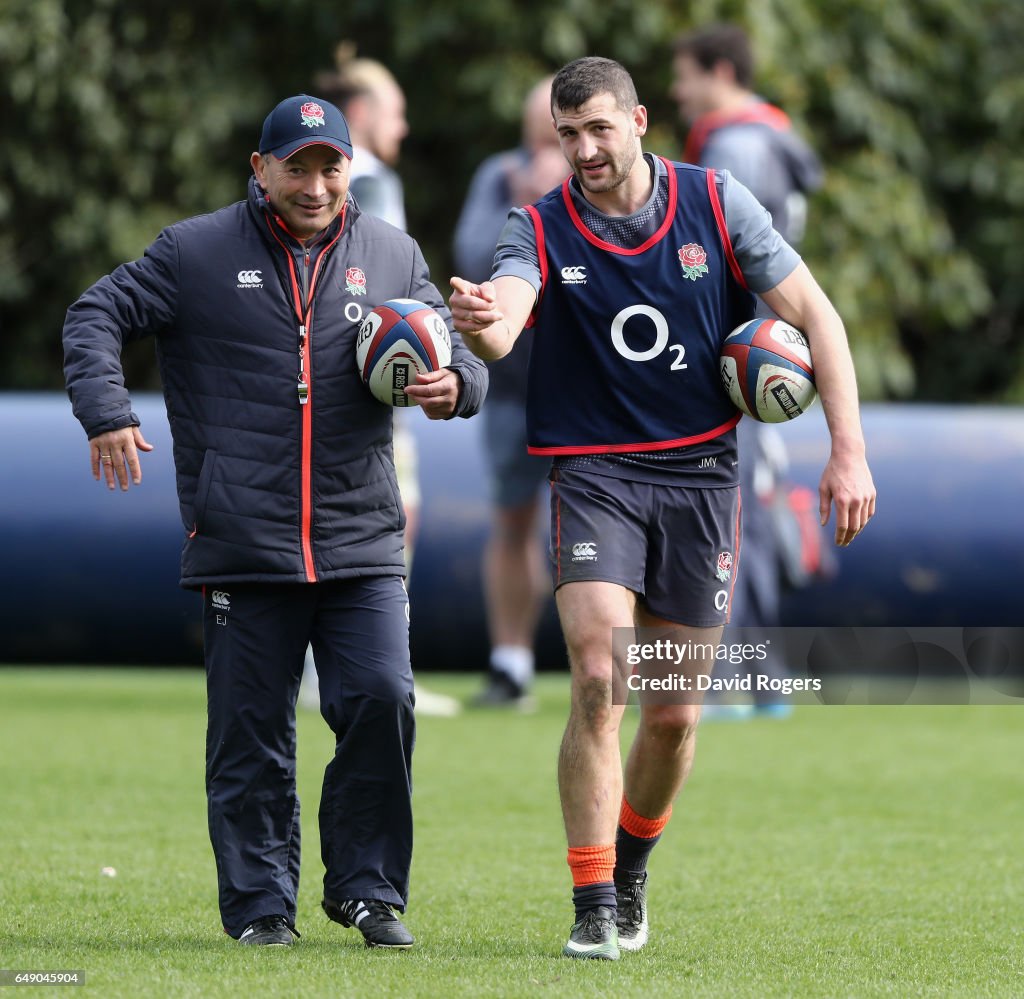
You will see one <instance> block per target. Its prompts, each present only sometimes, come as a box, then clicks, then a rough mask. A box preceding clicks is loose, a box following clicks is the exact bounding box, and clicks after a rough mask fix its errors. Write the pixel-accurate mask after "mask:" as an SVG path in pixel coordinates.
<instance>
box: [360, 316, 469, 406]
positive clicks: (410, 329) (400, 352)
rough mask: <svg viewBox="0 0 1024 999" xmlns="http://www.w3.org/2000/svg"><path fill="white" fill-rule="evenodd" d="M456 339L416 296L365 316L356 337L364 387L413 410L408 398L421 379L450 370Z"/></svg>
mask: <svg viewBox="0 0 1024 999" xmlns="http://www.w3.org/2000/svg"><path fill="white" fill-rule="evenodd" d="M451 360H452V338H451V334H449V332H448V327H447V325H446V324H445V321H444V320H443V319H442V318H441V317H440V316H439V315H438V314H437V313H436V312H435V311H434V310H433V309H432V308H431V307H430V306H429V305H424V303H423V302H417V301H416V300H415V299H413V298H393V299H391V300H390V301H388V302H384V303H383V305H378V306H377V307H376V308H375V309H373V310H371V311H370V312H368V313H367V314H366V318H365V319H363V321H362V324H361V325H360V327H359V334H358V336H357V337H356V365H357V367H358V368H359V374H360V376H361V377H362V379H363V384H365V385H366V387H367V388H368V389H369V390H370V391H371V392H372V393H373V396H374V398H375V399H377V400H379V401H380V402H383V403H384V404H385V405H388V406H413V405H415V403H414V402H413V401H412V399H410V398H409V397H408V396H407V395H406V394H405V387H406V385H414V384H415V383H416V380H417V378H418V376H419V375H421V374H426V373H427V372H428V371H437V370H438V369H439V368H446V367H447V366H448V365H449V364H451Z"/></svg>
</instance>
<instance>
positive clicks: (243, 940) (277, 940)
mask: <svg viewBox="0 0 1024 999" xmlns="http://www.w3.org/2000/svg"><path fill="white" fill-rule="evenodd" d="M293 933H295V931H294V930H293V929H292V928H291V927H290V926H289V925H288V920H287V919H285V918H284V916H262V917H260V918H259V919H254V920H253V921H252V922H251V923H250V924H249V925H248V926H247V927H246V928H245V929H244V930H242V935H241V936H240V937H239V938H238V942H239V943H240V944H247V945H249V946H253V947H290V946H291V942H292V934H293ZM295 936H298V933H295Z"/></svg>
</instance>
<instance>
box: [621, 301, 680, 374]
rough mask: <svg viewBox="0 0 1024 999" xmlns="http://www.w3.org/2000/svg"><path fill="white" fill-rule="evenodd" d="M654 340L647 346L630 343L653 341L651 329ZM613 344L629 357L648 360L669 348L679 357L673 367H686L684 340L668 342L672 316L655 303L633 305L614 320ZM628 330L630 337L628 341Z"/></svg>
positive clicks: (671, 369)
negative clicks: (668, 316)
mask: <svg viewBox="0 0 1024 999" xmlns="http://www.w3.org/2000/svg"><path fill="white" fill-rule="evenodd" d="M652 331H653V333H654V342H653V343H651V345H650V346H649V347H648V348H647V349H646V350H636V349H634V347H633V346H631V345H630V343H632V344H634V345H639V344H641V343H644V342H647V343H650V337H651V332H652ZM611 332H612V346H613V347H614V348H615V349H616V351H618V353H619V354H620V355H621V356H622V357H624V358H625V359H626V360H627V361H636V362H638V363H640V364H644V363H646V362H647V361H653V360H654V359H655V358H658V357H661V355H662V354H663V353H665V350H666V349H667V350H668V352H669V353H670V354H674V355H675V357H674V359H673V361H672V363H671V364H670V365H669V370H670V371H685V370H686V362H685V361H684V360H683V358H684V357H685V356H686V348H685V347H684V346H683V345H682V344H681V343H672V344H670V343H669V342H668V339H669V331H668V320H667V319H666V318H665V316H664V314H663V313H662V312H659V311H658V310H657V309H656V308H654V306H652V305H630V306H629V307H627V308H625V309H623V310H622V311H621V312H620V313H619V314H618V315H617V316H616V317H615V318H614V319H613V320H612V331H611ZM627 333H628V335H629V341H630V342H627Z"/></svg>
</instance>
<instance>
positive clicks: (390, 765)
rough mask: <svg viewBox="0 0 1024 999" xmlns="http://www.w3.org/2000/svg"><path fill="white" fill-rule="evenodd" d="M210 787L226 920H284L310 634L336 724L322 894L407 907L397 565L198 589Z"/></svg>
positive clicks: (407, 747)
mask: <svg viewBox="0 0 1024 999" xmlns="http://www.w3.org/2000/svg"><path fill="white" fill-rule="evenodd" d="M203 602H204V606H203V631H204V641H205V657H206V676H207V699H208V703H207V712H208V728H207V739H206V791H207V803H208V815H209V824H210V840H211V842H212V844H213V853H214V857H215V859H216V862H217V882H218V895H219V902H220V912H221V919H222V922H223V925H224V928H225V930H226V931H227V932H228V933H229V934H230V935H231V936H233V937H236V938H237V937H238V936H240V935H241V933H242V931H243V930H244V929H245V927H246V926H247V925H248V924H249V923H251V922H252V921H253V920H254V919H258V918H259V917H261V916H268V915H283V916H285V917H286V918H287V919H288V920H289V922H290V923H292V925H294V922H295V907H296V899H297V896H298V886H299V843H300V835H299V800H298V796H297V794H296V790H295V702H296V698H297V696H298V689H299V681H300V679H301V676H302V666H303V661H304V658H305V652H306V647H307V645H308V644H309V643H310V642H312V645H313V654H314V657H315V659H316V665H317V673H318V675H319V677H320V705H321V706H320V712H321V714H322V715H323V717H324V719H325V721H326V722H327V724H328V725H329V726H330V727H331V730H332V731H333V732H334V735H335V752H334V757H333V759H332V760H331V761H330V762H329V763H328V764H327V768H326V770H325V772H324V782H323V791H322V795H321V799H320V842H321V855H322V858H323V863H324V867H325V874H324V895H325V897H327V898H329V899H332V900H334V901H342V900H345V899H354V898H363V899H366V898H376V899H381V900H383V901H385V902H388V903H390V904H391V905H394V906H395V907H396V908H398V909H401V910H403V911H404V909H405V905H406V901H407V898H408V891H409V867H410V864H411V861H412V800H411V799H412V777H411V767H412V751H413V743H414V741H415V721H414V717H413V680H412V669H411V666H410V662H409V613H408V606H409V605H408V598H407V596H406V592H405V587H404V585H403V582H402V579H401V578H400V577H399V576H368V577H361V578H357V579H345V580H338V581H331V582H326V583H314V584H225V585H223V586H208V587H206V590H205V593H204V597H203Z"/></svg>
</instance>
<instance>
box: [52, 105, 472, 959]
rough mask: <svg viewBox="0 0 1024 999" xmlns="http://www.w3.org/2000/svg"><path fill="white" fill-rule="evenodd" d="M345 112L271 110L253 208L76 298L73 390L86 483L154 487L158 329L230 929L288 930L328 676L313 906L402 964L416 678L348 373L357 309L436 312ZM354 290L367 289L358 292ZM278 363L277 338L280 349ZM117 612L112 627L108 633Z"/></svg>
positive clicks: (171, 241)
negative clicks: (304, 679)
mask: <svg viewBox="0 0 1024 999" xmlns="http://www.w3.org/2000/svg"><path fill="white" fill-rule="evenodd" d="M351 159H352V142H351V138H350V136H349V130H348V125H347V123H346V121H345V118H344V116H343V115H342V113H341V112H340V111H339V110H338V109H337V108H335V107H334V106H333V105H332V104H330V102H329V101H327V100H324V99H322V98H316V97H311V96H310V95H308V94H302V95H298V96H295V97H291V98H288V99H286V100H284V101H282V102H281V103H280V104H278V105H277V107H275V108H274V109H273V110H272V111H271V112H270V114H268V115H267V117H266V119H265V121H264V124H263V129H262V132H261V134H260V138H259V146H258V151H257V152H254V153H253V154H252V156H251V158H250V161H249V162H250V166H251V169H252V176H250V178H249V183H248V195H247V198H246V200H244V201H240V202H237V203H236V204H233V205H230V206H228V207H226V208H223V209H221V210H220V211H216V212H212V213H210V214H207V215H202V216H199V217H197V218H192V219H188V220H186V221H183V222H179V223H177V224H175V225H172V226H170V227H168V228H166V229H164V230H163V232H161V233H160V235H159V236H158V237H157V239H156V240H155V241H154V243H153V244H152V245H151V246H150V247H149V248H148V249H147V250H146V253H145V256H144V257H142V258H141V259H139V260H136V261H134V262H131V263H127V264H123V265H122V266H120V267H118V268H117V269H116V270H115V271H114V272H113V273H112V274H110V275H108V276H106V277H104V278H101V279H100V280H99V281H98V282H97V283H96V284H94V285H93V286H92V287H91V288H89V289H88V290H87V291H85V292H84V293H83V294H82V296H81V297H80V298H79V299H78V301H76V302H75V303H74V304H73V305H72V306H71V308H70V309H69V310H68V313H67V319H66V321H65V326H64V357H65V366H64V370H65V378H66V382H67V388H68V393H69V395H70V398H71V403H72V407H73V410H74V413H75V416H76V417H77V418H78V420H79V422H80V423H81V424H82V427H83V429H84V430H85V433H86V436H87V438H88V442H89V443H88V453H89V460H90V462H91V465H92V473H93V477H94V478H96V479H97V480H101V481H104V482H105V483H106V485H107V487H108V488H109V489H111V490H113V489H114V488H115V487H116V486H117V485H120V487H121V489H123V490H127V489H128V487H129V482H134V483H136V484H139V483H141V481H142V467H141V464H140V460H139V453H140V452H144V451H148V450H151V446H150V445H149V444H148V443H147V442H146V440H145V438H144V437H143V435H142V431H141V430H140V428H139V420H138V418H137V417H136V415H135V414H134V413H133V412H132V406H131V399H130V396H129V393H128V390H127V388H126V387H125V383H124V373H123V369H122V364H121V353H122V350H123V348H124V346H125V344H126V343H127V342H129V341H131V340H137V339H141V338H142V337H145V336H153V337H154V338H155V341H156V350H157V355H158V360H159V364H160V373H161V379H162V382H163V391H164V399H165V403H166V406H167V416H168V420H169V423H170V427H171V434H172V438H173V444H174V465H175V473H176V478H177V489H178V497H179V503H180V507H181V518H182V524H183V526H184V535H185V537H184V549H183V552H182V559H181V583H182V585H183V586H185V587H186V588H192V589H201V590H202V593H203V646H204V657H205V663H206V676H207V705H208V727H207V739H206V790H207V801H208V819H209V829H210V840H211V843H212V846H213V852H214V857H215V859H216V864H217V881H218V897H219V904H220V913H221V922H222V925H223V927H224V930H225V931H226V932H227V933H228V934H229V935H230V936H231V937H233V938H234V939H236V940H239V941H240V942H241V943H242V944H246V945H261V946H285V945H288V944H290V943H291V942H292V936H293V934H294V933H295V915H296V904H297V900H298V888H299V870H300V863H299V860H300V823H299V800H298V797H297V795H296V763H295V752H296V732H295V704H296V699H297V696H298V691H299V682H300V677H301V674H302V666H303V659H304V656H305V651H306V649H307V648H308V647H309V646H310V645H312V647H313V649H314V650H315V653H316V657H317V661H318V663H319V664H320V712H321V714H322V715H323V718H324V720H325V721H326V722H327V724H328V725H329V726H330V728H331V730H332V732H333V734H334V738H335V744H334V753H333V756H332V758H331V760H330V762H329V763H328V765H327V767H326V770H325V773H324V781H323V788H322V794H321V799H320V810H319V826H320V829H319V831H320V848H321V856H322V858H323V864H324V868H325V873H324V896H323V903H322V904H323V908H324V911H325V912H326V914H327V915H328V916H329V917H330V918H331V919H332V920H334V921H336V922H339V923H341V924H342V925H343V926H348V927H352V926H355V927H358V929H359V931H360V933H361V934H362V936H363V939H364V940H365V942H366V944H367V946H372V947H385V948H400V949H404V948H407V947H410V946H412V944H413V937H412V935H411V934H410V933H409V931H408V930H407V929H406V928H405V926H404V925H403V923H402V921H401V919H400V918H399V913H400V912H401V913H404V911H405V908H406V904H407V898H408V885H409V869H410V864H411V860H412V843H413V820H412V783H411V780H412V777H411V768H412V752H413V744H414V742H415V733H416V726H415V718H414V712H413V700H414V695H413V678H412V668H411V664H410V660H409V602H408V596H407V595H406V590H405V585H404V577H405V575H406V567H405V560H404V554H403V548H404V544H403V527H404V522H405V518H404V514H403V512H402V510H401V507H400V504H399V502H398V500H397V497H398V493H397V482H396V475H395V468H394V461H393V456H392V446H391V427H392V420H391V416H392V414H391V410H390V409H389V408H388V407H385V406H381V405H380V403H378V402H377V401H376V400H375V399H374V398H373V397H372V396H371V395H370V393H369V392H368V391H367V390H366V387H365V386H364V385H363V384H362V382H361V380H360V378H359V374H358V371H357V370H356V366H355V364H354V363H353V356H354V353H355V343H356V335H357V332H358V329H359V325H360V322H361V320H362V316H363V314H364V312H365V310H368V309H370V308H372V307H373V306H375V305H377V304H380V303H382V302H384V301H386V300H388V299H391V298H416V299H419V300H421V301H424V302H427V303H429V304H430V305H431V306H433V307H434V308H436V309H438V310H440V311H441V314H442V315H443V316H445V317H446V318H448V312H447V310H446V309H445V306H444V302H443V300H442V298H441V296H440V294H439V293H438V291H437V289H436V288H435V287H434V285H433V284H432V283H431V282H430V277H429V273H428V271H427V266H426V262H425V261H424V259H423V255H422V253H421V252H420V249H419V246H418V245H417V244H416V242H415V241H414V240H413V239H412V238H411V237H410V236H407V235H406V234H405V233H402V232H399V231H398V230H397V229H395V228H393V227H392V226H389V225H387V224H386V223H385V222H382V221H381V220H379V219H376V218H373V217H372V216H369V215H365V214H363V213H362V212H361V211H360V209H359V207H358V205H356V203H355V202H354V201H353V200H352V198H351V197H350V196H349V189H348V181H349V167H350V163H351ZM353 268H360V269H361V270H362V271H364V272H365V280H364V281H363V282H362V283H361V285H360V287H358V288H355V287H353V282H352V281H349V280H348V277H349V275H350V273H351V271H352V270H353ZM288 345H291V347H290V349H288ZM452 358H453V359H452V363H451V365H450V366H449V367H448V368H444V369H441V370H440V371H437V372H433V373H431V374H430V375H428V376H425V377H423V378H421V380H420V382H419V383H418V384H416V385H412V386H410V387H409V388H408V390H407V391H408V393H409V395H410V397H412V398H413V399H414V400H415V402H416V404H417V405H419V406H421V407H422V408H423V410H424V412H425V414H426V415H427V416H428V417H429V418H430V419H447V418H449V417H451V416H471V415H472V414H473V413H474V412H476V410H477V409H478V408H479V406H480V404H481V402H482V401H483V396H484V393H485V391H486V385H487V369H486V367H485V366H484V365H483V364H481V363H480V362H479V361H478V360H476V358H474V357H473V356H472V355H471V354H470V353H469V352H468V351H467V350H466V349H465V347H464V346H463V345H462V343H461V341H459V340H457V339H456V338H455V337H453V345H452ZM115 601H116V595H113V596H112V606H111V622H110V624H111V627H112V628H115V629H116V627H117V611H116V606H115V605H114V602H115Z"/></svg>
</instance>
